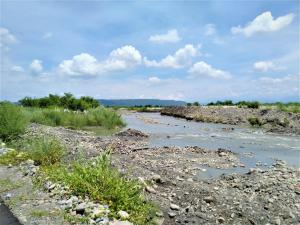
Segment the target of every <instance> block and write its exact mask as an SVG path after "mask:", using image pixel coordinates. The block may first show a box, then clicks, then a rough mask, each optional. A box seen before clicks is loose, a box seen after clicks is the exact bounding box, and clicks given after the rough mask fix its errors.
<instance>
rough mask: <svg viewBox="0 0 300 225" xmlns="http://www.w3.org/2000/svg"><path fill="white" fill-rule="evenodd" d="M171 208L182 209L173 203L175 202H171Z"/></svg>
mask: <svg viewBox="0 0 300 225" xmlns="http://www.w3.org/2000/svg"><path fill="white" fill-rule="evenodd" d="M170 208H171V209H173V210H179V209H180V207H179V206H178V205H176V204H173V203H171V204H170Z"/></svg>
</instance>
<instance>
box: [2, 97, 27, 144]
mask: <svg viewBox="0 0 300 225" xmlns="http://www.w3.org/2000/svg"><path fill="white" fill-rule="evenodd" d="M28 121H29V120H28V118H27V117H26V116H24V114H23V112H22V109H21V108H20V107H18V106H15V105H12V104H10V103H6V102H2V103H0V139H2V140H3V141H10V140H12V139H15V138H17V137H18V136H19V135H20V134H22V133H24V131H25V129H26V126H27V124H28Z"/></svg>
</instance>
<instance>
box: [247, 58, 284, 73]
mask: <svg viewBox="0 0 300 225" xmlns="http://www.w3.org/2000/svg"><path fill="white" fill-rule="evenodd" d="M253 68H254V69H256V70H259V71H261V72H267V71H270V70H279V69H280V67H278V66H276V65H275V64H274V63H273V62H272V61H258V62H255V63H254V64H253Z"/></svg>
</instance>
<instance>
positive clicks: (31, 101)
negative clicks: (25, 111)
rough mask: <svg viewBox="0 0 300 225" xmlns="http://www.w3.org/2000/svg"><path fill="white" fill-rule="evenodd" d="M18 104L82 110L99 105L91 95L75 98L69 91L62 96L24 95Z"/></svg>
mask: <svg viewBox="0 0 300 225" xmlns="http://www.w3.org/2000/svg"><path fill="white" fill-rule="evenodd" d="M19 104H20V105H22V106H25V107H39V108H48V107H61V108H64V109H70V110H75V111H84V110H87V109H90V108H97V107H98V106H100V104H99V102H98V101H97V100H96V99H94V98H92V97H89V96H82V97H80V98H75V97H74V96H73V95H72V94H71V93H65V94H64V95H63V96H59V95H54V94H49V96H46V97H43V98H30V97H25V98H23V99H21V100H19Z"/></svg>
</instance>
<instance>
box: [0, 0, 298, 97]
mask: <svg viewBox="0 0 300 225" xmlns="http://www.w3.org/2000/svg"><path fill="white" fill-rule="evenodd" d="M0 7H1V17H0V20H1V24H0V50H1V58H0V59H1V80H0V82H1V92H0V98H1V100H9V101H17V100H19V99H21V98H23V97H25V96H29V97H41V96H46V95H48V94H49V93H55V94H59V95H61V94H63V93H65V92H71V93H73V94H74V95H75V96H78V97H79V96H85V95H88V96H93V97H95V98H101V99H106V98H108V99H126V98H159V99H174V100H185V101H199V102H203V103H206V102H209V101H216V100H225V99H231V100H234V101H239V100H258V101H264V102H276V101H284V102H287V101H300V97H299V95H300V68H299V65H300V44H299V42H300V34H299V29H300V24H299V23H300V22H299V21H300V15H299V11H300V6H299V1H288V0H284V1H279V0H276V1H269V0H262V1H260V0H253V1H245V0H244V1H243V0H239V1H228V0H226V1H95V0H94V1H84V0H81V1H76V0H74V1H69V0H66V1H60V0H56V1H50V0H47V1H46V0H44V1H42V0H40V1H37V0H35V1H26V0H24V1H20V0H15V1H8V0H1V5H0Z"/></svg>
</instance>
